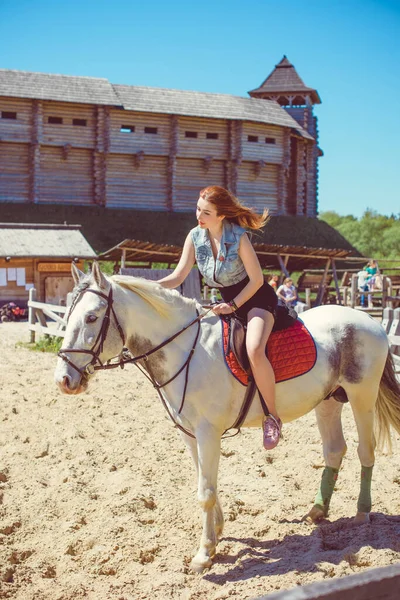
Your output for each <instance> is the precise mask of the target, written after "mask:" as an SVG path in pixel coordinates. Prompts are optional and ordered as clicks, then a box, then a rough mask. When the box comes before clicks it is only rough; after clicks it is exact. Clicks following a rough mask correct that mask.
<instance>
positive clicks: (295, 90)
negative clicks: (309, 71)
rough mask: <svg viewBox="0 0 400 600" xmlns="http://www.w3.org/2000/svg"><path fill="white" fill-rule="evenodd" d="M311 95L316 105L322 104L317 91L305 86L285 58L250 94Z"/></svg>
mask: <svg viewBox="0 0 400 600" xmlns="http://www.w3.org/2000/svg"><path fill="white" fill-rule="evenodd" d="M268 93H272V94H277V93H282V94H309V95H310V97H311V100H312V101H313V102H314V104H321V98H320V97H319V94H318V92H317V90H314V89H313V88H310V87H308V86H306V85H305V83H304V81H303V80H302V79H301V77H300V76H299V74H298V73H297V71H296V69H295V68H294V66H293V65H292V63H291V62H290V61H289V60H288V59H287V58H286V56H284V57H283V58H282V60H281V61H280V62H279V63H278V64H277V65H276V66H275V69H274V70H273V71H272V73H270V75H268V77H267V79H266V80H265V81H264V82H263V83H262V84H261V85H260V87H258V88H256V89H255V90H251V92H249V94H250V95H251V96H252V95H259V94H268Z"/></svg>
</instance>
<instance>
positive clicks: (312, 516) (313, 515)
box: [302, 504, 326, 525]
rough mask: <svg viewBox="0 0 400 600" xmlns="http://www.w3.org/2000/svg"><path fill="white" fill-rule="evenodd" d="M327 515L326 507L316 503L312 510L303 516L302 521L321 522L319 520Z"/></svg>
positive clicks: (310, 523)
mask: <svg viewBox="0 0 400 600" xmlns="http://www.w3.org/2000/svg"><path fill="white" fill-rule="evenodd" d="M325 517H326V514H325V511H324V509H323V508H322V507H321V506H318V505H317V504H316V505H314V506H313V507H312V509H311V510H310V512H309V513H308V514H306V515H305V516H304V517H303V518H302V521H304V522H305V523H308V524H309V525H314V523H319V521H322V519H325Z"/></svg>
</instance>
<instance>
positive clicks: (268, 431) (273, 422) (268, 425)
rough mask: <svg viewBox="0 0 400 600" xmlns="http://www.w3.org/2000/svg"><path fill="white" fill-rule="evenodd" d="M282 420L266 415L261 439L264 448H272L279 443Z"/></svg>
mask: <svg viewBox="0 0 400 600" xmlns="http://www.w3.org/2000/svg"><path fill="white" fill-rule="evenodd" d="M281 430H282V421H281V420H280V419H279V418H277V419H275V417H273V416H272V415H268V417H266V419H265V420H264V422H263V441H264V448H265V449H266V450H272V449H273V448H275V446H277V445H278V443H279V438H280V437H281Z"/></svg>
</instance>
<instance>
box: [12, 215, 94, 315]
mask: <svg viewBox="0 0 400 600" xmlns="http://www.w3.org/2000/svg"><path fill="white" fill-rule="evenodd" d="M93 258H96V253H95V252H94V250H93V249H92V248H91V246H90V245H89V244H88V242H87V241H86V240H85V238H84V237H83V235H82V233H81V231H80V225H43V224H42V225H32V224H21V223H19V224H18V223H0V305H2V304H5V303H7V302H10V301H13V302H17V303H18V304H22V305H25V304H26V302H27V301H28V295H29V290H30V289H31V288H32V287H34V288H36V299H37V300H40V301H42V302H47V303H51V304H61V303H62V302H65V298H66V296H67V293H68V292H70V291H72V289H73V280H72V277H71V262H72V261H74V262H75V263H76V265H77V266H78V267H79V268H80V269H83V260H84V259H93Z"/></svg>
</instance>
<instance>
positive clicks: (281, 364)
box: [221, 307, 317, 386]
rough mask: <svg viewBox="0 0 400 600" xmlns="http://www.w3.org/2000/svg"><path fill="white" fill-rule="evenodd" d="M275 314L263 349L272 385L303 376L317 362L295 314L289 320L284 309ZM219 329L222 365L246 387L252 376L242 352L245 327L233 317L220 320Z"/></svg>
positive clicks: (308, 336) (244, 344)
mask: <svg viewBox="0 0 400 600" xmlns="http://www.w3.org/2000/svg"><path fill="white" fill-rule="evenodd" d="M278 308H279V307H278ZM293 312H294V311H293ZM279 313H280V315H279V316H280V318H279V316H278V318H277V319H276V322H275V326H274V328H273V330H272V333H271V335H270V336H269V339H268V343H267V346H266V349H265V353H266V355H267V356H268V359H269V361H270V363H271V365H272V368H273V370H274V373H275V381H276V383H279V382H281V381H287V380H288V379H293V378H294V377H299V376H300V375H304V374H305V373H307V372H308V371H309V370H310V369H312V368H313V366H314V365H315V361H316V358H317V352H316V347H315V343H314V339H313V337H312V336H311V334H310V332H309V331H308V329H307V328H306V326H305V325H304V323H303V322H302V321H301V319H298V318H297V314H296V313H295V316H292V315H291V314H290V312H289V311H288V309H286V308H285V307H283V311H282V310H279ZM221 325H222V338H223V353H224V358H225V363H226V365H227V367H228V369H229V370H230V371H231V373H232V375H233V376H234V377H235V378H236V379H237V380H238V381H240V383H241V384H242V385H245V386H247V385H248V384H249V381H250V380H251V379H252V374H251V370H250V363H249V359H248V356H247V351H246V327H245V325H244V324H243V323H242V321H240V320H239V319H238V318H237V317H236V316H234V315H233V316H231V315H228V316H226V317H224V318H221Z"/></svg>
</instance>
